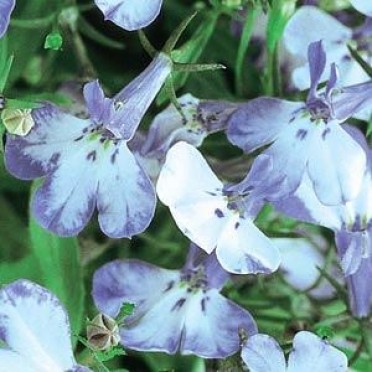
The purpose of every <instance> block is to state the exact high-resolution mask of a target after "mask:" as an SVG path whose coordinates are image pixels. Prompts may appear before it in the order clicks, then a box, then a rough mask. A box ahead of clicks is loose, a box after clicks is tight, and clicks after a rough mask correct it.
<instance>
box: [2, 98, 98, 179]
mask: <svg viewBox="0 0 372 372" xmlns="http://www.w3.org/2000/svg"><path fill="white" fill-rule="evenodd" d="M32 117H33V119H34V121H35V126H34V128H33V129H32V130H31V132H30V133H29V134H28V135H27V136H25V137H21V136H15V135H8V136H7V141H6V146H5V166H6V168H7V170H8V171H9V172H10V173H11V174H13V175H14V176H15V177H17V178H20V179H24V180H30V179H34V178H37V177H41V176H44V175H45V174H47V173H48V172H51V171H52V170H54V169H55V168H56V166H57V165H58V164H59V163H61V162H62V161H61V160H62V159H64V158H65V157H66V156H68V154H69V151H70V150H71V148H70V144H71V143H74V141H79V138H81V136H82V135H83V133H84V131H86V130H87V128H88V127H89V125H91V122H90V121H88V120H82V119H78V118H76V117H74V116H71V115H68V114H65V113H63V112H62V111H59V110H58V109H57V108H55V107H54V106H52V105H47V106H45V107H42V108H40V109H34V110H33V111H32Z"/></svg>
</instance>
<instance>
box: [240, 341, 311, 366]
mask: <svg viewBox="0 0 372 372" xmlns="http://www.w3.org/2000/svg"><path fill="white" fill-rule="evenodd" d="M242 358H243V360H244V363H245V364H246V365H247V366H248V368H249V371H250V372H286V362H285V359H284V353H283V351H282V349H281V348H280V346H279V344H278V343H277V342H276V341H275V340H274V339H273V338H272V337H270V336H268V335H264V334H257V335H253V336H252V337H249V338H248V341H247V342H246V344H245V345H244V346H243V349H242ZM297 372H300V371H297ZM301 372H302V371H301ZM317 372H318V371H317Z"/></svg>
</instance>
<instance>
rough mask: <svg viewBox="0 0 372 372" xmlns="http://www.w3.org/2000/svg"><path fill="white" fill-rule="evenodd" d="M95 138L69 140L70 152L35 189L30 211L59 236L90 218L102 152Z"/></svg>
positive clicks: (75, 231) (73, 232)
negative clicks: (71, 141) (76, 142)
mask: <svg viewBox="0 0 372 372" xmlns="http://www.w3.org/2000/svg"><path fill="white" fill-rule="evenodd" d="M99 146H100V144H99V143H98V144H97V143H96V141H88V140H83V141H80V142H79V145H77V144H74V143H73V144H71V147H70V148H69V150H70V151H69V156H68V157H67V156H66V158H65V159H64V161H63V162H62V163H61V164H60V165H59V166H58V167H57V168H56V169H55V170H54V172H53V173H52V174H50V175H49V176H48V178H47V180H46V181H45V182H44V184H43V185H42V186H41V187H40V188H39V189H38V190H37V191H36V193H35V196H34V199H33V205H32V206H33V212H34V216H35V218H36V220H37V221H38V222H39V223H40V224H41V225H42V226H43V227H45V228H46V229H48V230H51V231H53V232H55V233H56V234H58V235H61V236H71V235H76V234H78V233H79V232H80V231H81V230H82V229H83V228H84V226H85V225H86V224H87V222H88V221H89V219H90V218H91V216H92V214H93V211H94V208H95V204H96V200H95V199H96V191H97V185H98V182H97V173H98V171H99V170H100V165H99V163H100V162H101V161H102V158H103V157H102V153H100V152H99V150H100V147H99Z"/></svg>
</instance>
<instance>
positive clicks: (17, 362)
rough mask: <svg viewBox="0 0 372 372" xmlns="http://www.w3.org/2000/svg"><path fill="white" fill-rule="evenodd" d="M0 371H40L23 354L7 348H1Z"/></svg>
mask: <svg viewBox="0 0 372 372" xmlns="http://www.w3.org/2000/svg"><path fill="white" fill-rule="evenodd" d="M0 361H1V364H0V372H10V371H12V372H18V371H22V372H38V371H37V370H36V369H35V368H34V367H33V366H31V365H29V361H28V360H27V359H25V358H23V357H22V356H21V355H19V354H17V353H15V352H13V351H11V350H6V349H0Z"/></svg>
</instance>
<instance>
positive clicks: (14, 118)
mask: <svg viewBox="0 0 372 372" xmlns="http://www.w3.org/2000/svg"><path fill="white" fill-rule="evenodd" d="M1 120H2V121H3V123H4V126H5V128H6V129H7V130H8V132H9V133H11V134H16V135H18V136H26V135H27V134H28V133H29V132H30V130H31V129H32V128H33V126H34V125H35V122H34V119H33V118H32V116H31V109H11V108H9V109H4V110H3V111H2V112H1Z"/></svg>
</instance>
